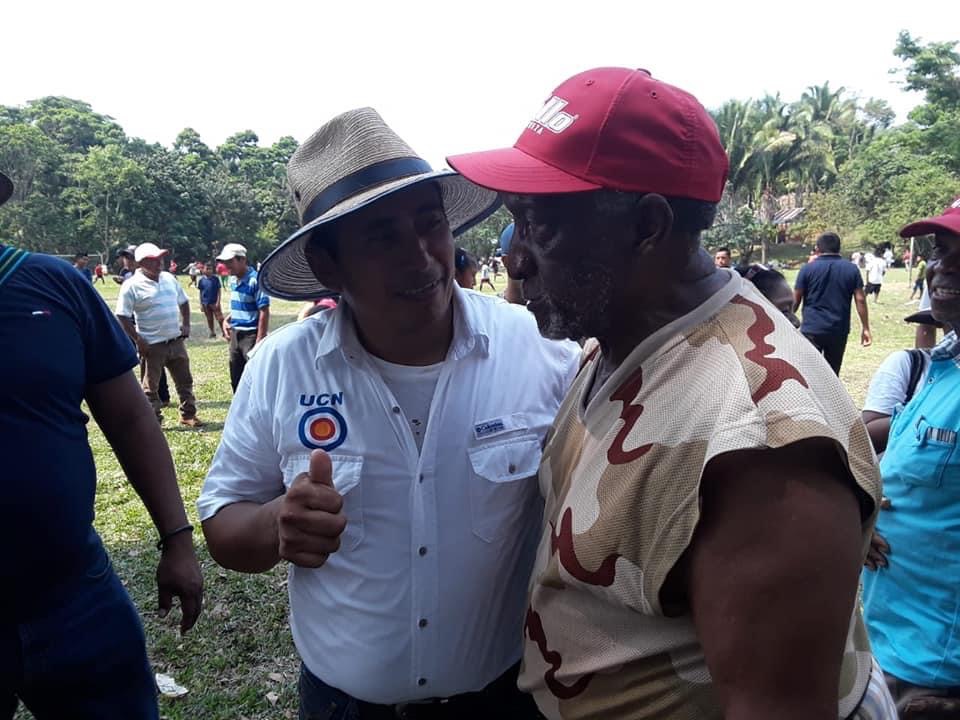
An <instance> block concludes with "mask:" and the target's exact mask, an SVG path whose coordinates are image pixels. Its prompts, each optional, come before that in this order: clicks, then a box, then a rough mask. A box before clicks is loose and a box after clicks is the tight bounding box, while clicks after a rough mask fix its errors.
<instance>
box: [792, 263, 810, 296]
mask: <svg viewBox="0 0 960 720" xmlns="http://www.w3.org/2000/svg"><path fill="white" fill-rule="evenodd" d="M793 287H794V290H799V291H800V292H803V291H804V290H806V289H807V266H806V265H804V266H803V267H802V268H800V272H799V273H797V282H796V284H795V285H794V286H793Z"/></svg>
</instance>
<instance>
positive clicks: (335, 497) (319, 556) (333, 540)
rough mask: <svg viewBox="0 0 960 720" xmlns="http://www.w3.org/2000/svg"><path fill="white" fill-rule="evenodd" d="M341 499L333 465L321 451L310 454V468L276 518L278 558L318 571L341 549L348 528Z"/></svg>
mask: <svg viewBox="0 0 960 720" xmlns="http://www.w3.org/2000/svg"><path fill="white" fill-rule="evenodd" d="M342 508H343V497H342V496H341V495H340V493H338V492H337V491H336V489H335V488H334V486H333V465H332V464H331V462H330V457H329V456H328V455H327V454H326V453H325V452H323V451H322V450H314V451H313V452H312V453H311V454H310V468H309V470H308V471H307V472H305V473H300V474H299V475H297V477H296V478H294V481H293V483H291V485H290V488H289V489H288V490H287V493H286V495H284V498H283V502H282V504H281V506H280V512H279V514H278V515H277V534H278V536H279V539H280V557H281V558H282V559H284V560H288V561H290V562H292V563H293V564H294V565H298V566H300V567H306V568H318V567H320V566H321V565H323V564H324V563H325V562H326V561H327V557H328V556H329V555H330V554H331V553H335V552H336V551H337V550H338V549H339V548H340V535H341V533H343V530H344V528H345V527H346V526H347V518H346V516H345V515H344V514H343V512H342Z"/></svg>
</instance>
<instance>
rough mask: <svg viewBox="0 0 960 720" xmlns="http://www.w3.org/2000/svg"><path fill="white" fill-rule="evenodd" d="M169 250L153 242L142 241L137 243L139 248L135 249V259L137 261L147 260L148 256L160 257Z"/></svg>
mask: <svg viewBox="0 0 960 720" xmlns="http://www.w3.org/2000/svg"><path fill="white" fill-rule="evenodd" d="M168 252H170V251H169V250H161V249H160V248H158V247H157V246H156V245H154V244H153V243H141V244H140V245H137V249H136V250H134V251H133V259H134V260H136V261H137V262H140V261H141V260H145V259H146V258H158V257H163V256H164V255H166V254H167V253H168Z"/></svg>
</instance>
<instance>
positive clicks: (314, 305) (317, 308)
mask: <svg viewBox="0 0 960 720" xmlns="http://www.w3.org/2000/svg"><path fill="white" fill-rule="evenodd" d="M339 304H340V294H339V293H334V294H332V295H331V296H330V297H322V298H320V299H319V300H312V301H309V302H305V303H304V304H303V305H301V306H300V312H298V313H297V322H299V321H301V320H306V319H307V318H308V317H312V316H313V315H316V314H317V313H318V312H322V311H323V310H333V309H335V308H336V307H337V305H339Z"/></svg>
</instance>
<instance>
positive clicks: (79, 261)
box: [73, 253, 93, 285]
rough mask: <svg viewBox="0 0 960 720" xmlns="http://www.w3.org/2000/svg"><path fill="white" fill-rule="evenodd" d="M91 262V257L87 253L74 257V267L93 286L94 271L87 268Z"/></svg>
mask: <svg viewBox="0 0 960 720" xmlns="http://www.w3.org/2000/svg"><path fill="white" fill-rule="evenodd" d="M89 262H90V257H89V256H88V255H87V254H86V253H77V254H76V255H74V256H73V266H74V267H75V268H76V269H77V272H78V273H80V274H81V275H83V276H84V277H85V278H86V279H87V280H88V281H89V282H90V284H91V285H92V284H93V270H91V269H90V268H89V267H87V263H89Z"/></svg>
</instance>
